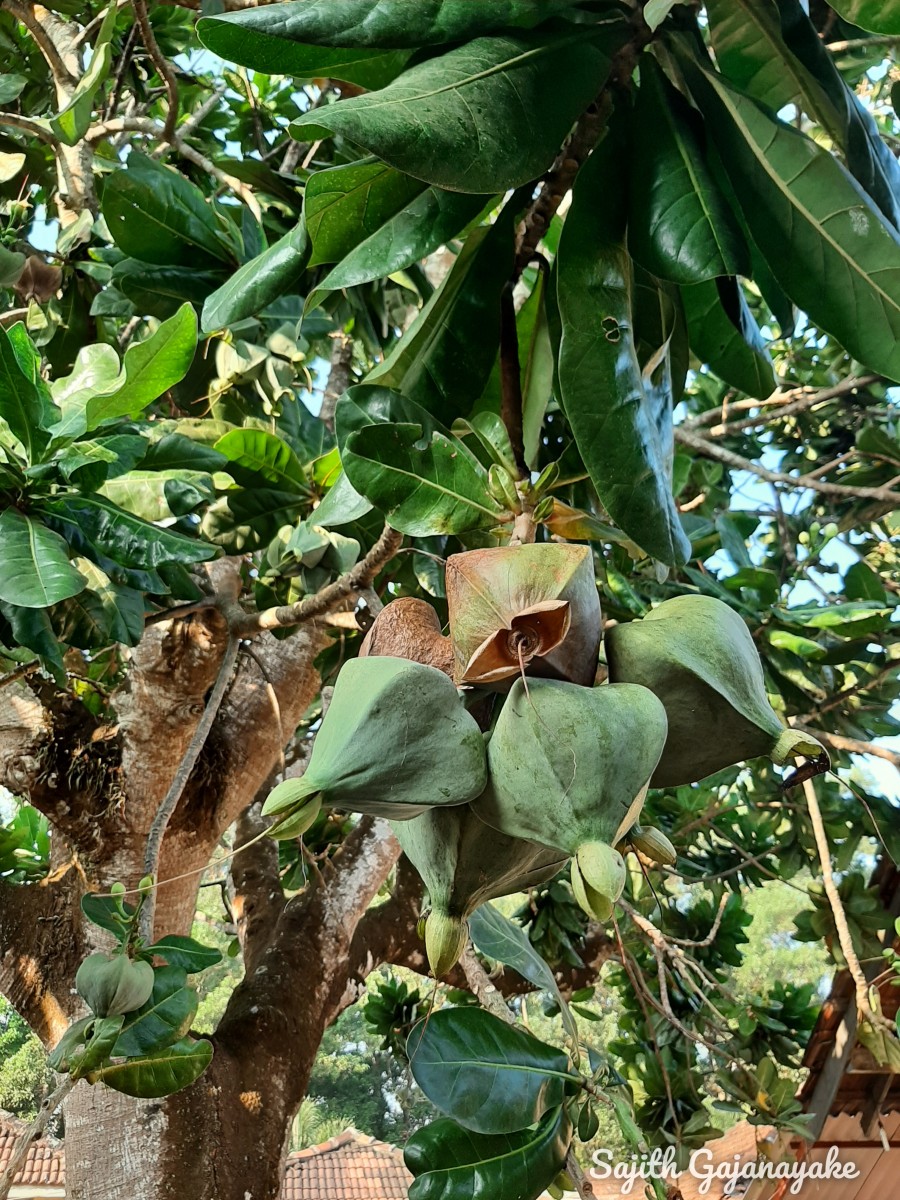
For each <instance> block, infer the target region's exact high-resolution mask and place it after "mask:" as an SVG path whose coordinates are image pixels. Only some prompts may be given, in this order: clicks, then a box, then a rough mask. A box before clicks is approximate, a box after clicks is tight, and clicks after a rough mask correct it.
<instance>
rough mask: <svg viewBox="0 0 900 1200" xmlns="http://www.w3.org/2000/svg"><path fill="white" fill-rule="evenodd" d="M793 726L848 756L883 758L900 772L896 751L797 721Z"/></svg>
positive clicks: (899, 757) (899, 758) (899, 755)
mask: <svg viewBox="0 0 900 1200" xmlns="http://www.w3.org/2000/svg"><path fill="white" fill-rule="evenodd" d="M791 724H792V725H793V727H794V728H795V729H799V730H800V731H801V732H802V733H811V734H812V735H813V737H817V738H819V739H820V740H821V741H823V742H827V743H828V745H829V746H834V748H835V750H843V751H844V752H845V753H847V754H871V755H873V757H875V758H883V759H884V761H885V762H889V763H890V764H891V766H893V767H896V768H897V770H898V771H900V754H898V753H897V751H896V750H889V749H888V748H887V747H886V746H876V744H875V743H874V742H861V741H858V740H857V739H856V738H849V737H844V735H843V734H841V733H831V732H830V731H828V730H826V729H813V728H811V726H809V725H798V724H797V722H796V721H792V722H791Z"/></svg>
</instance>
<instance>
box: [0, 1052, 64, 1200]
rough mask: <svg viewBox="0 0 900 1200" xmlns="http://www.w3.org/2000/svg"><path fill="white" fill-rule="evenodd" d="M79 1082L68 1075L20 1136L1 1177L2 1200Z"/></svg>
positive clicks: (0, 1198)
mask: <svg viewBox="0 0 900 1200" xmlns="http://www.w3.org/2000/svg"><path fill="white" fill-rule="evenodd" d="M77 1082H78V1080H77V1079H73V1078H72V1076H71V1075H67V1076H66V1078H65V1079H64V1080H63V1081H62V1083H61V1084H60V1085H59V1087H58V1088H57V1089H56V1090H55V1091H53V1092H51V1093H50V1095H49V1096H48V1097H47V1098H46V1100H44V1102H43V1103H42V1104H41V1107H40V1110H39V1112H38V1115H37V1116H36V1117H35V1118H34V1120H33V1121H32V1122H31V1124H30V1125H29V1126H28V1128H27V1129H26V1130H25V1131H24V1132H23V1133H22V1134H21V1135H20V1136H19V1138H18V1140H17V1142H16V1148H15V1150H13V1152H12V1155H11V1157H10V1159H9V1162H8V1163H7V1165H6V1170H5V1171H4V1172H3V1175H2V1176H0V1200H7V1197H8V1196H9V1190H10V1188H11V1187H12V1183H13V1180H14V1179H15V1177H16V1175H18V1173H19V1172H20V1171H21V1170H22V1167H23V1166H24V1165H25V1160H26V1159H27V1158H28V1149H29V1147H30V1146H31V1143H32V1142H34V1141H36V1140H37V1138H39V1137H40V1136H41V1134H42V1133H43V1132H44V1130H45V1129H46V1128H47V1126H48V1125H49V1124H50V1118H51V1117H52V1116H53V1114H54V1113H55V1112H56V1110H57V1109H58V1108H59V1106H60V1104H62V1102H63V1100H65V1098H66V1096H68V1094H69V1092H71V1091H72V1089H73V1088H74V1087H75V1084H76V1083H77Z"/></svg>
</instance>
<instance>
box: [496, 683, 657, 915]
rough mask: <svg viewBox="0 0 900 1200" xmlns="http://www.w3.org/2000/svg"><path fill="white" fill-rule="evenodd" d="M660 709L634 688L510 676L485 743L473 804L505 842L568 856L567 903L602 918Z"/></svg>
mask: <svg viewBox="0 0 900 1200" xmlns="http://www.w3.org/2000/svg"><path fill="white" fill-rule="evenodd" d="M666 730H667V723H666V713H665V709H664V708H663V706H662V704H661V703H660V702H659V700H657V698H656V697H655V696H654V695H653V693H652V692H650V691H648V690H647V689H646V688H643V687H637V686H635V685H633V684H616V685H606V686H603V687H597V688H583V687H578V686H577V685H575V684H570V683H562V682H558V681H555V680H546V679H534V680H530V681H529V682H528V685H527V690H526V686H525V681H524V680H521V679H519V680H517V681H516V683H515V684H514V685H513V688H512V690H511V691H510V693H509V695H508V696H507V698H506V702H505V703H504V705H503V709H502V710H501V713H500V716H499V718H498V719H497V724H496V726H495V728H494V731H493V734H492V735H491V739H490V742H489V743H488V768H489V775H490V783H489V784H488V787H487V788H486V789H485V791H484V793H483V794H482V795H481V796H479V798H478V800H477V801H475V802H474V803H473V805H472V808H473V809H474V811H475V812H476V813H477V815H478V816H479V817H481V819H482V820H484V821H486V822H487V823H488V824H489V825H492V826H493V827H494V828H495V829H498V830H500V831H501V832H502V833H505V834H506V835H507V836H509V837H514V838H530V839H531V840H532V841H535V842H538V843H540V844H541V845H542V846H545V847H548V848H551V849H555V850H558V851H560V852H561V853H562V854H565V855H567V856H568V855H575V860H576V861H575V864H574V867H573V875H575V874H576V871H577V876H578V878H579V880H580V882H581V883H583V884H584V885H585V889H590V891H589V892H588V891H587V890H584V891H583V892H582V893H579V890H578V886H577V885H576V884H575V881H574V879H573V887H574V888H575V894H576V898H577V899H578V900H579V903H580V904H581V905H582V907H583V908H585V909H586V910H587V911H588V912H590V913H592V914H593V915H595V916H597V917H598V918H601V919H602V916H601V914H602V915H603V916H609V914H610V912H611V911H612V908H611V906H612V903H613V902H614V901H615V900H616V899H618V897H619V895H620V894H621V891H622V888H623V886H624V883H625V867H624V863H623V862H622V857H621V855H620V854H619V853H618V852H617V851H616V850H615V849H613V847H614V846H615V845H616V843H617V842H619V841H621V840H622V838H623V837H624V836H625V834H626V833H628V831H629V830H630V829H631V827H632V826H633V825H634V824H635V822H636V821H637V818H638V815H639V813H640V811H641V807H642V805H643V802H644V797H645V795H646V793H647V788H648V786H649V782H650V776H651V775H652V774H653V771H654V769H655V767H656V764H657V762H658V761H659V757H660V755H661V754H662V751H663V746H664V745H665V742H666Z"/></svg>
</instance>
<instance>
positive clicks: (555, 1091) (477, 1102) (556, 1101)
mask: <svg viewBox="0 0 900 1200" xmlns="http://www.w3.org/2000/svg"><path fill="white" fill-rule="evenodd" d="M407 1055H408V1057H409V1065H410V1070H411V1071H412V1074H413V1078H414V1079H415V1081H416V1083H417V1084H418V1085H419V1087H420V1088H421V1089H422V1091H423V1092H424V1093H425V1095H426V1096H427V1097H428V1099H429V1100H430V1101H431V1102H432V1104H435V1105H437V1107H438V1108H439V1109H440V1110H441V1112H443V1113H446V1114H447V1116H449V1117H452V1118H453V1120H454V1121H457V1122H458V1123H459V1124H460V1125H463V1126H464V1127H465V1128H466V1129H471V1130H474V1132H476V1133H513V1132H514V1131H516V1130H519V1129H522V1128H524V1127H525V1126H526V1125H533V1124H534V1123H535V1121H537V1120H539V1119H540V1118H541V1117H542V1116H543V1114H544V1113H545V1112H547V1110H548V1109H552V1108H555V1107H556V1106H557V1105H560V1104H562V1102H563V1099H564V1096H565V1088H566V1083H567V1081H568V1080H569V1079H571V1078H572V1072H571V1065H570V1063H569V1058H568V1055H567V1054H565V1052H564V1051H562V1050H558V1049H557V1048H556V1047H555V1046H548V1045H547V1044H546V1043H544V1042H540V1041H538V1039H537V1038H535V1037H532V1035H531V1034H530V1033H527V1032H526V1031H525V1030H524V1029H520V1028H518V1027H516V1026H513V1025H507V1024H506V1023H505V1022H504V1021H501V1020H500V1018H499V1017H495V1016H493V1014H492V1013H489V1012H485V1011H484V1009H481V1008H453V1009H447V1008H445V1009H441V1010H440V1012H434V1013H431V1015H430V1016H429V1017H428V1018H427V1019H425V1020H422V1021H420V1022H419V1023H418V1024H417V1025H416V1026H415V1027H414V1028H413V1030H412V1032H411V1033H410V1035H409V1040H408V1042H407Z"/></svg>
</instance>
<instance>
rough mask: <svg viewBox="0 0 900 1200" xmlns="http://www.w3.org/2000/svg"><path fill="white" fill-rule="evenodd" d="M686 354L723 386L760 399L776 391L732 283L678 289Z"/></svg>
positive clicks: (758, 340)
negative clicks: (685, 329)
mask: <svg viewBox="0 0 900 1200" xmlns="http://www.w3.org/2000/svg"><path fill="white" fill-rule="evenodd" d="M681 298H682V301H683V302H684V313H685V317H686V318H687V324H688V332H689V335H690V341H691V350H692V351H693V352H694V354H696V355H697V357H698V358H699V359H700V361H701V362H704V363H707V364H708V366H709V367H710V369H711V370H712V371H714V372H715V374H716V375H718V376H719V378H720V379H722V380H723V381H724V382H725V383H727V384H730V385H731V387H735V388H737V389H738V391H741V392H746V393H747V395H748V396H756V397H757V398H758V399H760V400H764V399H765V398H766V396H770V395H771V394H772V392H773V391H774V390H775V386H776V379H775V369H774V367H773V366H772V360H771V358H770V357H769V351H768V349H767V348H766V343H765V340H764V338H763V336H762V334H761V333H760V330H759V326H758V325H757V324H756V320H755V319H754V317H753V314H752V312H751V311H750V309H749V307H748V305H747V301H746V299H745V297H744V293H743V291H742V289H741V285H740V284H739V283H738V281H737V280H736V279H732V278H728V279H716V280H708V281H707V282H706V283H697V284H693V285H692V286H691V287H685V288H682V289H681Z"/></svg>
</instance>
